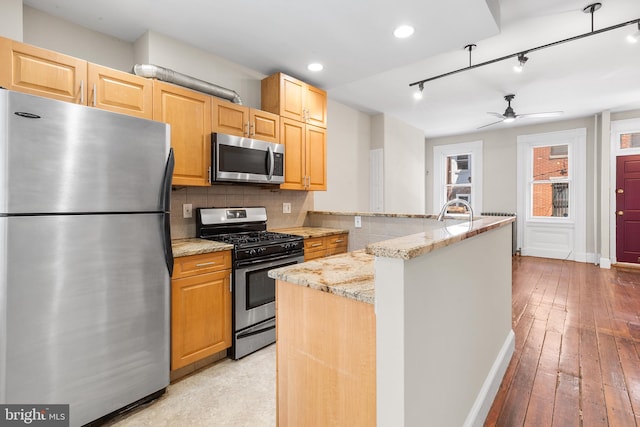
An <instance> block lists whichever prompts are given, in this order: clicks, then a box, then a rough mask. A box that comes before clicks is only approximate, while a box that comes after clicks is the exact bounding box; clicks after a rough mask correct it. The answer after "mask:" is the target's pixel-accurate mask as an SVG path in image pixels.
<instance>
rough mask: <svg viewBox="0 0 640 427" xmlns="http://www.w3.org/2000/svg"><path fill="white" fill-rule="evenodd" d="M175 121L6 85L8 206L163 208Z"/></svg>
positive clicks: (2, 115)
mask: <svg viewBox="0 0 640 427" xmlns="http://www.w3.org/2000/svg"><path fill="white" fill-rule="evenodd" d="M169 146H170V139H169V131H168V125H166V124H164V123H160V122H154V121H151V120H144V119H138V118H135V117H129V116H126V115H123V114H117V113H112V112H109V111H103V110H99V109H96V108H90V107H85V106H81V105H76V104H71V103H68V102H62V101H56V100H52V99H46V98H42V97H38V96H33V95H27V94H23V93H18V92H11V91H7V90H0V165H2V168H0V214H3V213H4V214H16V213H80V212H156V211H160V210H162V208H163V188H162V186H163V178H164V173H165V169H166V168H165V166H166V163H167V158H168V155H169Z"/></svg>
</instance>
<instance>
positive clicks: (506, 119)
mask: <svg viewBox="0 0 640 427" xmlns="http://www.w3.org/2000/svg"><path fill="white" fill-rule="evenodd" d="M515 119H516V118H515V117H505V118H504V120H503V122H505V123H511V122H513V121H515Z"/></svg>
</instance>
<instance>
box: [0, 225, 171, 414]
mask: <svg viewBox="0 0 640 427" xmlns="http://www.w3.org/2000/svg"><path fill="white" fill-rule="evenodd" d="M162 226H163V218H162V214H135V215H100V216H94V215H70V216H43V217H26V216H25V217H9V218H7V217H5V218H0V227H2V228H3V229H4V234H5V237H6V244H7V246H6V251H3V252H1V253H0V258H4V261H3V260H0V268H3V269H4V270H3V271H0V290H2V293H3V294H0V307H2V308H0V315H2V316H3V318H2V319H1V321H0V323H1V324H2V329H0V333H2V334H3V335H4V336H0V351H2V352H3V354H0V361H2V362H1V363H4V364H5V366H4V367H3V368H0V390H1V391H0V398H2V399H1V401H2V402H3V403H4V402H6V403H21V404H31V403H33V404H67V403H68V404H70V405H71V406H70V416H71V425H72V426H76V425H82V424H85V423H87V422H90V421H92V420H95V419H97V418H100V417H102V416H104V415H106V414H108V413H110V412H113V411H115V410H117V409H119V408H122V407H124V406H126V405H127V404H129V403H132V402H134V401H136V400H138V399H141V398H143V397H146V396H148V395H149V394H151V393H154V392H156V391H158V390H162V389H163V388H165V387H166V386H167V385H168V384H169V295H170V283H169V280H170V279H169V274H168V272H167V267H166V265H165V256H164V251H163V242H162V234H163V233H162ZM1 234H2V233H1V232H0V235H1ZM0 244H1V242H0Z"/></svg>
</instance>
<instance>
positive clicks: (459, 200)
mask: <svg viewBox="0 0 640 427" xmlns="http://www.w3.org/2000/svg"><path fill="white" fill-rule="evenodd" d="M458 203H462V204H463V205H464V206H466V207H467V211H469V222H471V221H473V208H471V205H470V204H469V202H467V201H466V200H464V199H453V200H449V201H448V202H447V203H445V204H444V206H443V207H442V209H441V210H440V213H439V214H438V221H444V216H445V214H446V213H447V208H448V207H449V206H451V205H454V204H458Z"/></svg>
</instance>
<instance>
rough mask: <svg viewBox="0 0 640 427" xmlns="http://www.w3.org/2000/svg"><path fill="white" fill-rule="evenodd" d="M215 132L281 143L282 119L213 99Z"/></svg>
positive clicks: (213, 125) (264, 112)
mask: <svg viewBox="0 0 640 427" xmlns="http://www.w3.org/2000/svg"><path fill="white" fill-rule="evenodd" d="M212 128H213V131H214V132H220V133H226V134H229V135H235V136H241V137H248V138H255V139H259V140H262V141H267V142H276V143H277V142H280V141H279V138H278V137H279V130H280V118H279V116H278V115H277V114H273V113H269V112H267V111H261V110H256V109H253V108H248V107H245V106H243V105H238V104H234V103H232V102H226V101H222V100H220V99H217V98H213V120H212Z"/></svg>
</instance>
